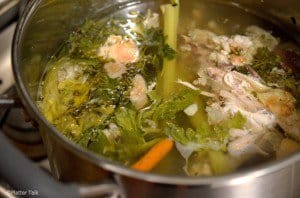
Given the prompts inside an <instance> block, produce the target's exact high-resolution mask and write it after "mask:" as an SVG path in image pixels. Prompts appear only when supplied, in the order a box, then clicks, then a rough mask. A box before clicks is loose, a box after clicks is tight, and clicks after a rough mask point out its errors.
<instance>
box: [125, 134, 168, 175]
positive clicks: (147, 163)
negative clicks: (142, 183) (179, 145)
mask: <svg viewBox="0 0 300 198" xmlns="http://www.w3.org/2000/svg"><path fill="white" fill-rule="evenodd" d="M173 145H174V142H173V141H172V140H170V139H168V138H166V139H163V140H161V141H159V142H158V143H157V144H155V145H154V146H153V147H152V148H151V149H150V150H149V151H148V152H147V153H146V154H145V155H144V156H143V157H142V158H141V159H140V160H139V161H137V162H136V163H135V164H133V165H132V166H131V168H133V169H135V170H139V171H143V172H148V171H151V170H152V169H153V168H154V167H155V166H156V165H157V164H158V163H159V162H160V161H161V160H162V159H163V158H164V157H165V156H166V155H167V154H168V153H169V152H170V151H171V149H172V148H173Z"/></svg>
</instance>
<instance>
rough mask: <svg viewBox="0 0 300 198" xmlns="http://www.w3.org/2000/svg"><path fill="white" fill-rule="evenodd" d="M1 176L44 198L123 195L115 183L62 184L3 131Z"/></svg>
mask: <svg viewBox="0 0 300 198" xmlns="http://www.w3.org/2000/svg"><path fill="white" fill-rule="evenodd" d="M0 158H1V160H0V178H3V179H4V181H7V182H8V183H9V184H10V185H11V186H12V187H13V188H14V189H15V191H14V192H16V191H22V192H25V193H26V194H27V195H30V193H33V194H31V195H35V194H34V193H38V196H40V197H43V198H48V197H49V198H53V197H66V198H69V197H70V198H76V197H95V196H97V197H98V196H99V197H102V196H105V195H106V196H108V195H109V196H110V197H124V196H123V193H122V191H121V190H120V187H119V186H118V185H117V184H116V183H114V182H107V183H102V184H97V185H92V186H79V185H77V184H65V183H60V182H58V181H56V180H55V179H53V178H52V177H51V176H49V174H47V173H46V172H44V171H42V170H41V169H40V168H39V167H38V166H37V165H36V164H34V163H33V162H31V161H29V160H28V159H27V158H26V157H25V156H24V155H23V154H22V153H21V152H20V151H19V150H17V149H16V148H15V147H13V146H12V145H11V144H10V143H9V140H8V139H7V138H6V137H5V136H4V134H3V133H2V132H1V131H0Z"/></svg>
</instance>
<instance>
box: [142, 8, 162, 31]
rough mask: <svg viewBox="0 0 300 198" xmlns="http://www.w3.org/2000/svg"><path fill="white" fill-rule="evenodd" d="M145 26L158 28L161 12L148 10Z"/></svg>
mask: <svg viewBox="0 0 300 198" xmlns="http://www.w3.org/2000/svg"><path fill="white" fill-rule="evenodd" d="M143 24H144V26H145V28H147V29H150V28H158V27H159V14H157V13H153V12H152V11H151V10H147V15H146V19H145V20H144V21H143Z"/></svg>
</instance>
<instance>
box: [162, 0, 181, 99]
mask: <svg viewBox="0 0 300 198" xmlns="http://www.w3.org/2000/svg"><path fill="white" fill-rule="evenodd" d="M171 2H172V4H166V5H162V6H161V9H162V12H163V21H164V36H165V37H166V44H168V45H169V46H170V47H171V48H173V49H174V50H175V51H176V49H177V29H178V22H179V0H174V1H171ZM176 62H177V61H176V58H175V59H173V60H168V59H167V58H165V59H164V61H163V69H162V74H161V84H162V85H161V86H162V95H163V98H168V97H169V96H170V95H171V94H172V93H173V92H174V89H175V81H176Z"/></svg>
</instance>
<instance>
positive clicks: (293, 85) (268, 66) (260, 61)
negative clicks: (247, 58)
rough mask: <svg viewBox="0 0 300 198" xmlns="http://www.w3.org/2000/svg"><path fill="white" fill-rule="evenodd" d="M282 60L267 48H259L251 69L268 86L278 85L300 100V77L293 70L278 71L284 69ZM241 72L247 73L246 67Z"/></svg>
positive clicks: (241, 68)
mask: <svg viewBox="0 0 300 198" xmlns="http://www.w3.org/2000/svg"><path fill="white" fill-rule="evenodd" d="M282 64H283V63H282V60H281V57H280V56H279V55H276V54H275V53H274V52H271V51H270V50H269V49H268V48H267V47H263V48H259V49H258V50H257V53H256V55H255V56H254V59H253V62H252V65H251V67H252V68H253V69H254V70H255V71H256V72H257V73H258V74H259V76H260V77H261V78H262V79H263V80H264V81H265V82H266V83H267V84H276V85H278V86H279V87H282V88H284V89H286V90H287V91H289V92H291V93H292V94H293V95H294V96H295V97H296V98H299V99H300V81H299V80H300V77H299V75H297V74H296V73H294V72H293V71H292V70H290V69H288V68H284V70H281V71H284V72H283V73H282V72H276V70H279V69H283V67H282ZM238 71H239V72H242V73H247V70H246V69H245V68H244V67H240V68H239V69H238Z"/></svg>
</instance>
